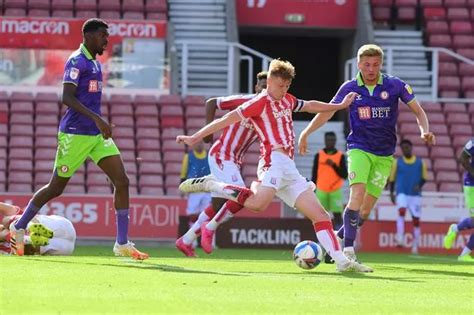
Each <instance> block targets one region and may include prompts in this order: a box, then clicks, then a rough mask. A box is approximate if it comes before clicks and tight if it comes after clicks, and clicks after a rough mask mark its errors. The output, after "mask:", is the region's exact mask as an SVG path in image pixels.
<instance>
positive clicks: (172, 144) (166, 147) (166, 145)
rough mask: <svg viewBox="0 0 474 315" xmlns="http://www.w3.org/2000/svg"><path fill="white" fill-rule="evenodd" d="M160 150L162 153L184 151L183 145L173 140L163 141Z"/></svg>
mask: <svg viewBox="0 0 474 315" xmlns="http://www.w3.org/2000/svg"><path fill="white" fill-rule="evenodd" d="M162 149H163V151H178V152H183V151H184V145H182V144H179V143H176V141H175V140H173V139H167V140H164V141H163V146H162Z"/></svg>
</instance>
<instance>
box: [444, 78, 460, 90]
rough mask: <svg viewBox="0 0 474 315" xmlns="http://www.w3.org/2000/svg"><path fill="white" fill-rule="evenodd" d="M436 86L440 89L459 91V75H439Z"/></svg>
mask: <svg viewBox="0 0 474 315" xmlns="http://www.w3.org/2000/svg"><path fill="white" fill-rule="evenodd" d="M438 87H439V89H440V90H441V91H459V89H460V88H461V80H460V78H459V77H439V79H438Z"/></svg>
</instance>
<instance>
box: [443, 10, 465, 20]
mask: <svg viewBox="0 0 474 315" xmlns="http://www.w3.org/2000/svg"><path fill="white" fill-rule="evenodd" d="M446 16H447V18H448V20H450V21H453V20H466V21H467V20H469V10H468V8H448V13H447V15H446Z"/></svg>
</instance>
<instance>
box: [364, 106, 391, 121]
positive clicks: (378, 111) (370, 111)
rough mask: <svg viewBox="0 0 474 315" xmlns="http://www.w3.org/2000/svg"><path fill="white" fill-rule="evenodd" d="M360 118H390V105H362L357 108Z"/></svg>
mask: <svg viewBox="0 0 474 315" xmlns="http://www.w3.org/2000/svg"><path fill="white" fill-rule="evenodd" d="M357 113H358V114H359V119H360V120H367V119H372V118H388V117H389V113H390V107H389V106H384V107H370V106H362V107H358V108H357Z"/></svg>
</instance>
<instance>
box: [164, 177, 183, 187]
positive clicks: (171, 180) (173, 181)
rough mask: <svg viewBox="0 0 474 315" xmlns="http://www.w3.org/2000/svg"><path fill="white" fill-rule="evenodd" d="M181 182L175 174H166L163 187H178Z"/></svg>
mask: <svg viewBox="0 0 474 315" xmlns="http://www.w3.org/2000/svg"><path fill="white" fill-rule="evenodd" d="M180 183H181V178H180V177H179V176H177V175H166V177H165V187H167V188H168V187H178V186H179V184H180Z"/></svg>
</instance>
